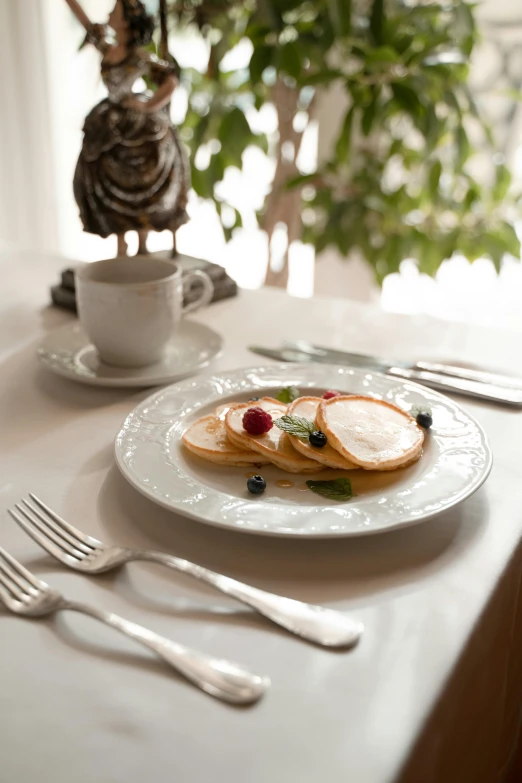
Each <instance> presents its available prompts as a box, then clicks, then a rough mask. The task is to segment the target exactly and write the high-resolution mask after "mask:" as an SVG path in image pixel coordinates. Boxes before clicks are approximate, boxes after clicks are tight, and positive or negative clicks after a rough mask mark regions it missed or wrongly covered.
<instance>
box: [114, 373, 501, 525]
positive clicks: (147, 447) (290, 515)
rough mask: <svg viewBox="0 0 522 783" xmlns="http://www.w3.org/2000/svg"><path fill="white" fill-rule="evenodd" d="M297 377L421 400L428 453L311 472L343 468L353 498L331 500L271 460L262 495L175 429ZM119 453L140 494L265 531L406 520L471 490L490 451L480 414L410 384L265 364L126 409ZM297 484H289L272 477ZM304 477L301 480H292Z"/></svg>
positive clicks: (309, 384) (315, 387) (320, 386)
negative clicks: (375, 467) (429, 418)
mask: <svg viewBox="0 0 522 783" xmlns="http://www.w3.org/2000/svg"><path fill="white" fill-rule="evenodd" d="M288 385H295V386H297V387H299V388H300V389H301V390H302V392H303V394H309V393H314V392H321V393H322V391H323V390H325V389H337V390H339V391H342V392H346V393H350V392H353V393H355V394H365V395H369V396H372V397H376V398H379V399H385V400H389V401H390V402H393V403H395V405H398V406H400V407H401V408H403V409H405V410H409V409H410V408H411V406H412V405H414V404H415V403H427V404H428V405H430V406H431V408H432V410H433V426H432V428H431V429H430V430H429V431H428V433H427V436H426V440H425V449H424V454H423V456H422V457H421V459H420V460H419V461H418V462H416V463H415V464H414V465H412V466H411V467H409V468H405V469H403V470H395V471H385V472H382V473H375V472H372V471H363V470H358V471H350V472H343V471H325V472H321V473H318V474H317V478H320V479H326V478H331V477H333V476H337V475H341V474H343V475H349V476H350V478H351V480H352V485H353V490H354V493H356V496H355V497H353V498H352V499H351V500H350V501H347V502H333V501H331V500H327V499H326V498H322V497H320V496H318V495H316V494H313V493H312V492H311V491H310V490H306V491H302V485H303V484H304V481H305V480H306V479H309V478H315V477H316V476H310V475H309V474H308V475H306V476H296V475H293V474H288V473H284V472H283V471H281V470H279V469H278V468H276V467H274V466H265V467H263V468H260V469H259V473H261V474H262V475H263V476H264V477H265V479H266V481H267V489H266V491H265V493H264V494H263V495H259V496H253V495H250V494H249V493H248V491H247V489H246V476H245V474H246V473H248V470H247V469H246V468H231V467H225V466H220V465H212V464H211V463H207V462H204V461H203V460H201V459H199V458H197V457H194V456H192V455H190V454H189V453H187V452H186V451H185V449H184V448H183V445H182V442H181V435H182V433H183V431H184V430H185V429H186V427H188V425H189V424H190V423H191V422H192V421H194V419H196V418H199V416H203V415H206V414H208V413H210V412H211V411H212V410H213V409H214V408H215V407H216V406H217V405H218V404H221V403H225V402H228V401H232V400H248V399H249V398H250V397H252V396H258V397H261V396H263V395H264V394H269V395H271V396H273V395H274V393H275V392H276V391H277V390H279V389H280V388H281V387H283V386H288ZM116 461H117V463H118V467H119V468H120V470H121V471H122V473H123V475H124V476H125V477H126V478H127V479H128V480H129V481H130V483H131V484H132V485H133V486H134V487H136V489H138V490H139V491H140V492H142V493H143V494H144V495H147V497H149V498H150V499H151V500H154V501H156V502H157V503H159V504H160V505H162V506H166V507H167V508H169V509H172V510H173V511H177V512H178V513H180V514H183V515H185V516H188V517H192V518H193V519H197V520H198V521H200V522H206V523H208V524H211V525H217V526H218V527H225V528H231V529H234V530H242V531H245V532H247V533H258V534H263V535H271V536H301V537H310V538H328V537H331V536H359V535H366V534H369V533H378V532H381V531H384V530H391V529H392V528H400V527H405V526H407V525H412V524H415V523H416V522H420V521H421V520H424V519H427V518H428V517H432V516H434V515H435V514H438V513H440V512H442V511H445V510H446V509H448V508H450V507H451V506H455V505H456V504H457V503H460V502H461V501H463V500H464V499H465V498H467V497H469V496H470V495H471V494H472V493H473V492H475V490H477V489H478V488H479V487H480V485H481V484H482V483H483V482H484V481H485V480H486V478H487V476H488V473H489V471H490V469H491V462H492V457H491V452H490V449H489V446H488V443H487V440H486V436H485V434H484V432H483V431H482V429H481V427H480V426H479V425H478V424H477V422H476V421H475V420H474V419H473V418H472V417H471V416H469V414H468V413H466V411H464V410H463V409H462V408H460V407H459V406H458V405H457V404H456V403H454V402H452V400H450V399H448V398H447V397H444V396H443V395H442V394H438V393H437V392H434V391H431V390H430V389H427V388H426V387H424V386H419V385H418V384H415V383H410V382H402V381H399V380H398V379H395V378H390V377H387V376H385V375H380V374H379V373H373V372H365V371H364V370H360V369H353V368H349V367H336V366H332V365H319V364H309V365H296V364H271V365H267V366H265V367H257V368H254V369H246V370H245V369H243V370H236V371H234V372H231V373H226V374H223V375H213V376H211V377H205V378H198V379H194V380H192V381H185V382H184V383H178V384H176V385H174V386H170V387H168V388H166V389H163V390H162V391H160V392H157V393H156V394H154V395H152V396H151V397H149V398H148V399H147V400H145V401H144V402H142V403H140V405H138V406H137V408H135V410H134V411H133V412H132V413H131V414H130V416H128V418H127V420H126V421H125V423H124V425H123V427H122V429H121V431H120V433H119V434H118V436H117V438H116ZM282 478H285V479H289V480H290V481H293V482H295V486H294V487H293V488H291V489H281V488H278V487H276V486H275V481H277V480H278V479H282ZM298 485H301V488H300V487H299V486H298Z"/></svg>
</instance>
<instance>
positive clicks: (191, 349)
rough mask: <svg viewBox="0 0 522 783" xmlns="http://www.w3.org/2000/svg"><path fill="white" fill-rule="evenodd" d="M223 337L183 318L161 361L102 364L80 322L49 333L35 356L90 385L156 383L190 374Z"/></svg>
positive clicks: (207, 359)
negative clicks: (135, 365) (140, 363)
mask: <svg viewBox="0 0 522 783" xmlns="http://www.w3.org/2000/svg"><path fill="white" fill-rule="evenodd" d="M222 344H223V341H222V339H221V337H220V335H219V334H217V333H216V332H214V331H213V330H212V329H209V327H208V326H203V324H199V323H196V322H195V321H189V320H187V319H185V320H184V321H183V322H182V324H181V325H180V327H179V331H178V332H177V334H175V335H173V337H172V339H171V341H170V343H169V345H168V346H167V349H166V351H165V356H164V358H163V359H162V361H160V362H157V363H156V364H151V365H149V366H148V367H138V368H136V367H135V368H130V367H129V368H125V367H112V366H110V365H108V364H103V362H101V361H100V359H99V358H98V353H97V351H96V349H95V348H94V346H93V345H92V344H91V343H90V342H89V340H88V338H87V336H86V334H85V332H84V331H83V330H82V328H81V327H80V325H79V324H77V323H71V324H67V326H64V327H62V328H61V329H57V330H56V331H54V332H51V333H50V334H48V335H47V336H46V337H45V339H44V341H43V342H42V344H41V345H40V347H39V348H38V358H39V359H40V361H41V362H42V364H43V365H45V367H47V368H49V369H50V370H52V371H53V372H55V373H57V374H58V375H63V376H64V377H65V378H70V379H71V380H73V381H80V382H81V383H88V384H91V385H92V386H134V387H140V386H159V385H160V384H164V383H172V382H173V381H179V380H181V379H182V378H187V377H188V376H189V375H193V374H194V373H196V372H197V371H198V370H201V368H202V367H206V366H207V365H208V364H209V363H210V361H211V360H212V359H213V358H214V357H215V356H217V355H218V354H219V353H220V351H221V348H222Z"/></svg>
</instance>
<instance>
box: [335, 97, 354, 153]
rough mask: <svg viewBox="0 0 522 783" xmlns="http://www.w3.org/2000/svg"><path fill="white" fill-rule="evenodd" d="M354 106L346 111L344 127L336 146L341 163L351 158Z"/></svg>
mask: <svg viewBox="0 0 522 783" xmlns="http://www.w3.org/2000/svg"><path fill="white" fill-rule="evenodd" d="M354 108H355V107H354V106H351V107H350V108H349V109H348V111H347V112H346V116H345V118H344V122H343V127H342V130H341V133H340V135H339V138H338V140H337V146H336V148H335V151H336V153H337V159H338V160H339V162H341V163H347V162H348V160H349V158H350V139H351V136H352V126H353V115H354Z"/></svg>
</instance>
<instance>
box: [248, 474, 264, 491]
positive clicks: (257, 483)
mask: <svg viewBox="0 0 522 783" xmlns="http://www.w3.org/2000/svg"><path fill="white" fill-rule="evenodd" d="M247 489H248V491H249V492H251V493H252V495H261V493H262V492H264V491H265V489H266V481H265V480H264V478H263V476H250V478H249V479H248V481H247Z"/></svg>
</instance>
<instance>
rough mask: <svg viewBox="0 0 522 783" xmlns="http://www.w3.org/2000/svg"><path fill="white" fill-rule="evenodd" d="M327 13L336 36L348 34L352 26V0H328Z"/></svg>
mask: <svg viewBox="0 0 522 783" xmlns="http://www.w3.org/2000/svg"><path fill="white" fill-rule="evenodd" d="M328 14H329V16H330V20H331V22H332V27H333V29H334V31H335V33H336V35H337V36H339V37H342V36H345V35H350V31H351V27H352V0H328Z"/></svg>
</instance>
